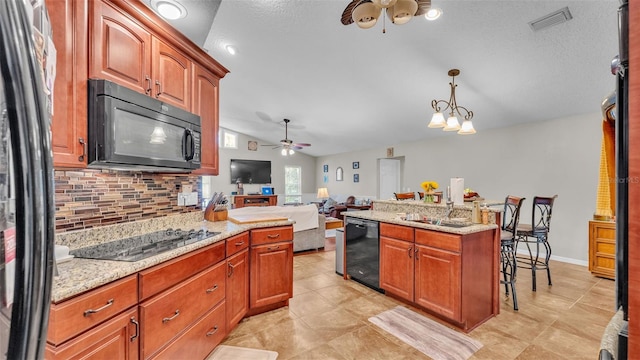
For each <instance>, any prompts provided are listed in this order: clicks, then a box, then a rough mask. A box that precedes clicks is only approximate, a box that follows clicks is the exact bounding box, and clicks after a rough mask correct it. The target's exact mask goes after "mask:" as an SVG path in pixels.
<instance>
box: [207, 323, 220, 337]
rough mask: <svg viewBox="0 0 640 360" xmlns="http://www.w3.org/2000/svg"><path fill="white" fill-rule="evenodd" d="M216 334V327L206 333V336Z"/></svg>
mask: <svg viewBox="0 0 640 360" xmlns="http://www.w3.org/2000/svg"><path fill="white" fill-rule="evenodd" d="M217 332H218V325H216V326H214V327H213V329H211V330H209V332H208V333H207V336H211V335H213V334H215V333H217Z"/></svg>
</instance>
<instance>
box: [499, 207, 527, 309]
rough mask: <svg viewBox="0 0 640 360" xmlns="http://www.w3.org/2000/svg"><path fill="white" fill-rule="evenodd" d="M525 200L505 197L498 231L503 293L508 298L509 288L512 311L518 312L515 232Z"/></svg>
mask: <svg viewBox="0 0 640 360" xmlns="http://www.w3.org/2000/svg"><path fill="white" fill-rule="evenodd" d="M524 199H525V198H520V197H516V196H511V195H507V197H506V199H505V200H504V214H503V219H504V220H503V222H502V229H501V231H500V263H501V265H502V269H501V270H500V272H501V273H502V276H503V279H502V280H500V284H504V291H505V294H507V296H509V287H511V294H512V296H513V310H518V297H517V296H516V286H515V285H516V272H517V269H518V266H517V262H516V248H517V247H516V240H517V238H516V232H517V228H518V222H519V221H520V208H521V207H522V202H523V201H524Z"/></svg>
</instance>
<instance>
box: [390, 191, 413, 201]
mask: <svg viewBox="0 0 640 360" xmlns="http://www.w3.org/2000/svg"><path fill="white" fill-rule="evenodd" d="M393 195H395V197H396V200H415V198H416V194H415V193H412V192H406V193H393Z"/></svg>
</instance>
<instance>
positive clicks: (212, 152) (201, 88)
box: [191, 65, 220, 175]
mask: <svg viewBox="0 0 640 360" xmlns="http://www.w3.org/2000/svg"><path fill="white" fill-rule="evenodd" d="M219 83H220V81H219V79H218V77H217V76H215V75H214V74H212V73H211V72H209V71H207V70H206V69H205V68H203V67H202V66H199V65H195V66H194V70H193V91H192V95H193V104H192V110H191V111H192V112H193V113H194V114H197V115H200V120H201V130H202V133H201V140H200V141H201V149H202V154H201V156H200V169H198V170H196V171H194V172H193V174H196V175H218V174H219V172H220V168H219V156H218V151H217V149H218V129H219V118H218V113H219V91H218V89H219Z"/></svg>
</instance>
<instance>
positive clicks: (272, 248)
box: [267, 245, 280, 251]
mask: <svg viewBox="0 0 640 360" xmlns="http://www.w3.org/2000/svg"><path fill="white" fill-rule="evenodd" d="M278 249H280V245H276V246H275V247H268V248H267V251H271V250H278Z"/></svg>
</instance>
